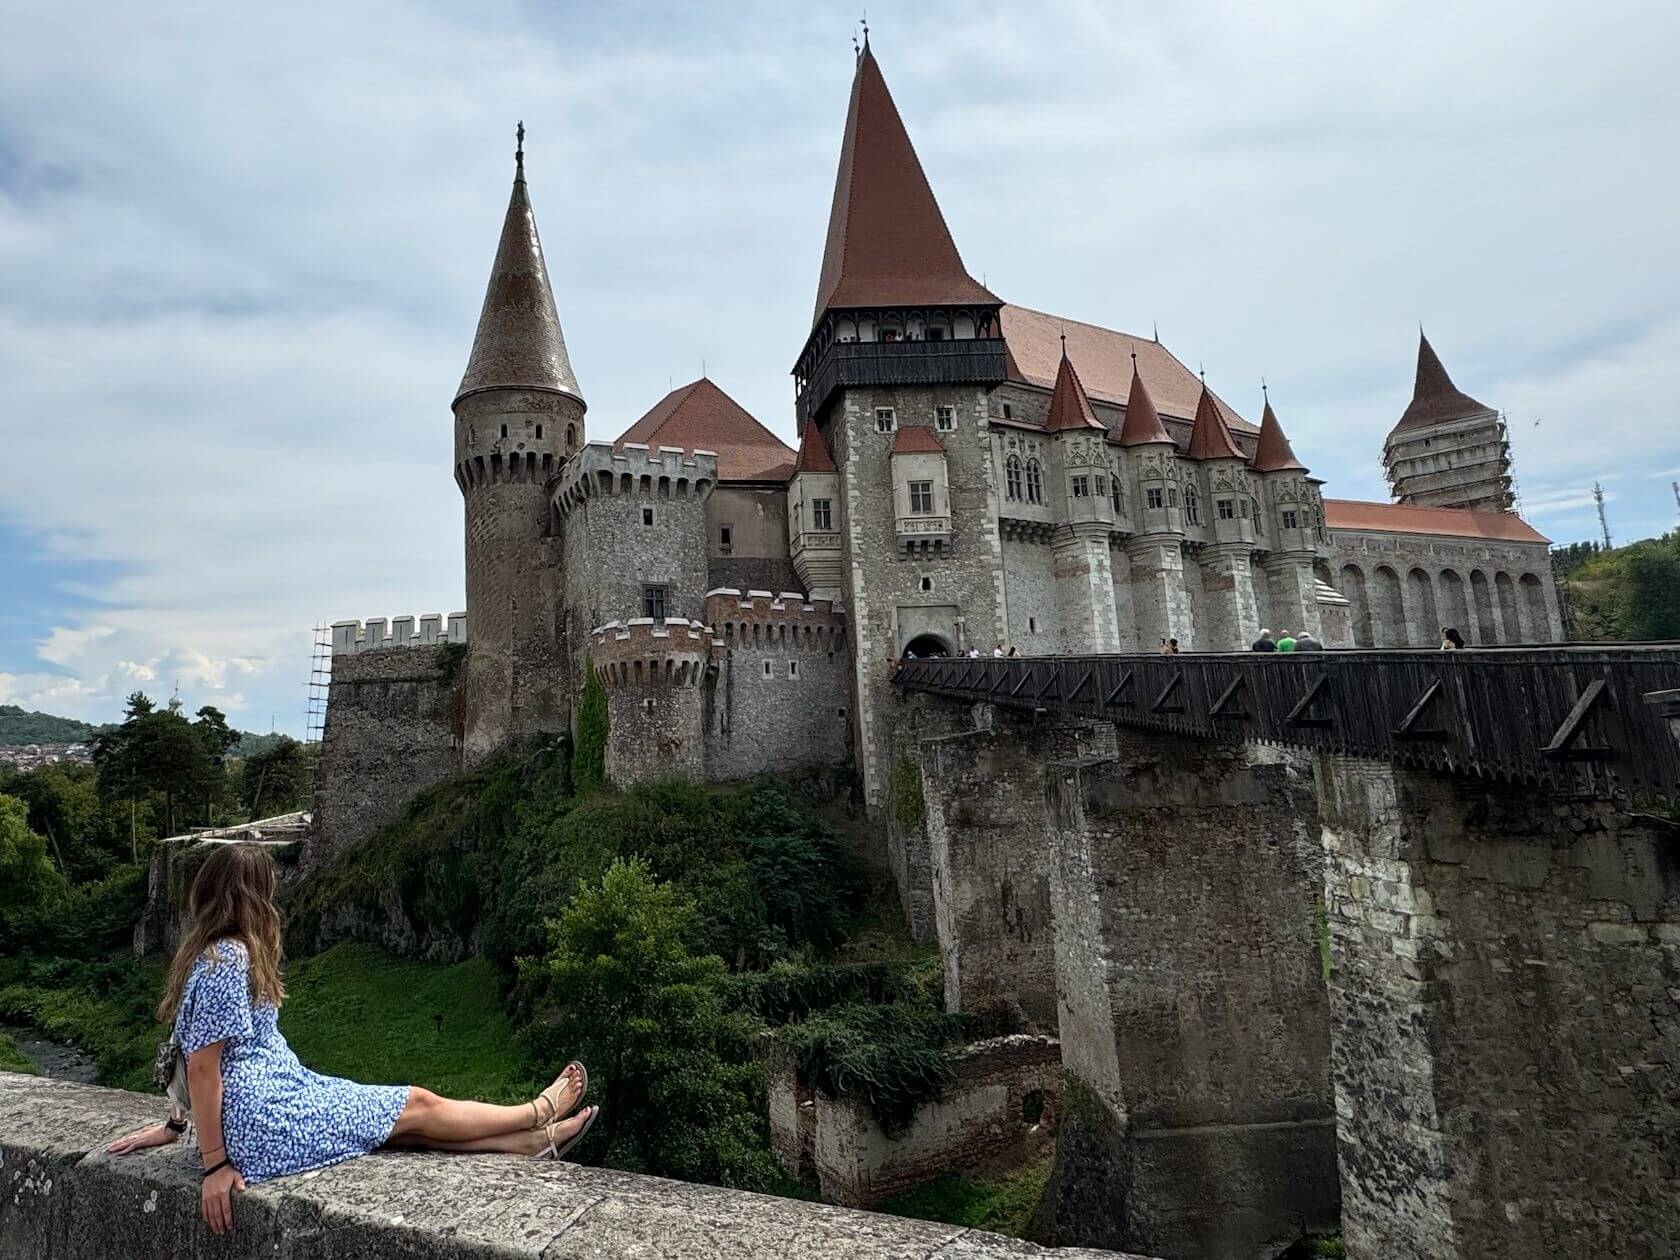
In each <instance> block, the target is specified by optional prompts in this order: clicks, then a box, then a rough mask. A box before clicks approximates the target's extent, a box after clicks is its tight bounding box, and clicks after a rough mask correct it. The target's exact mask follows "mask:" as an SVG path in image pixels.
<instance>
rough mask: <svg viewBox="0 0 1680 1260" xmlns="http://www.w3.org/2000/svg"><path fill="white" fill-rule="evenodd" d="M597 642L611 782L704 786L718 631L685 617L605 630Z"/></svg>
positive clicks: (636, 620) (594, 651)
mask: <svg viewBox="0 0 1680 1260" xmlns="http://www.w3.org/2000/svg"><path fill="white" fill-rule="evenodd" d="M592 640H593V642H592V645H591V647H590V652H589V658H590V663H591V664H592V665H593V666H594V669H595V674H596V677H597V678H599V679H600V680H601V686H602V687H604V688H605V689H606V693H607V750H606V774H607V780H608V782H610V783H613V784H616V785H617V786H619V787H627V786H629V785H630V784H632V783H635V782H638V781H639V780H643V779H667V778H687V779H695V780H701V779H704V778H705V775H706V739H705V733H706V723H705V704H706V700H705V694H706V692H705V689H706V686H707V684H708V682H709V676H710V674H711V672H712V670H713V656H714V654H715V652H716V649H717V645H716V641H715V640H714V638H713V636H712V632H711V630H709V629H708V628H707V627H706V626H705V625H703V624H701V623H700V622H698V621H689V620H688V619H687V618H685V617H668V618H666V620H664V621H663V622H658V621H655V620H654V619H653V618H651V617H633V618H631V619H630V620H629V621H614V622H608V623H607V624H606V625H604V626H598V627H597V628H596V629H595V631H594V633H593V635H592Z"/></svg>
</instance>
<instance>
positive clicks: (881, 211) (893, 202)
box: [811, 40, 998, 325]
mask: <svg viewBox="0 0 1680 1260" xmlns="http://www.w3.org/2000/svg"><path fill="white" fill-rule="evenodd" d="M997 301H998V299H997V297H996V295H994V294H993V293H992V292H991V291H990V290H988V289H987V288H986V287H985V286H984V285H982V284H980V283H979V282H978V281H976V280H975V279H974V277H973V276H971V275H969V274H968V270H967V268H965V267H964V266H963V262H962V258H961V256H959V255H958V253H957V246H956V242H955V241H953V240H952V239H951V230H950V229H949V228H948V227H946V226H945V216H944V215H943V214H941V213H940V210H939V203H938V202H937V201H935V200H934V197H933V189H932V188H931V187H929V186H928V181H927V176H926V175H925V174H924V173H923V172H922V164H921V162H920V160H919V159H918V158H917V157H916V150H915V148H914V146H912V145H911V143H910V135H909V133H908V132H906V131H905V129H904V120H903V119H901V118H900V117H899V116H898V107H897V106H896V105H894V104H893V99H892V94H891V93H890V92H888V91H887V81H886V80H885V79H884V78H882V77H881V68H880V66H878V65H876V64H875V54H874V53H873V52H871V51H870V49H869V42H868V40H865V41H864V45H863V51H862V53H861V54H860V55H859V57H858V63H857V73H856V74H855V75H854V76H853V78H852V99H851V103H850V105H848V106H847V109H846V134H845V136H844V138H843V139H842V140H841V142H840V169H839V171H838V173H837V174H836V175H835V177H834V205H833V208H832V209H831V210H830V211H829V216H828V243H827V245H826V247H825V248H824V250H823V265H822V277H821V279H820V280H819V281H818V283H817V309H816V313H815V315H814V316H813V317H812V321H811V322H812V324H813V325H815V324H816V323H817V321H819V320H821V319H822V316H823V312H824V311H826V310H828V309H830V308H831V307H858V306H921V305H926V306H953V305H962V304H965V303H972V304H983V305H992V304H995V303H997Z"/></svg>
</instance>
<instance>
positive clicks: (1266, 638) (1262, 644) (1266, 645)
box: [1248, 630, 1277, 652]
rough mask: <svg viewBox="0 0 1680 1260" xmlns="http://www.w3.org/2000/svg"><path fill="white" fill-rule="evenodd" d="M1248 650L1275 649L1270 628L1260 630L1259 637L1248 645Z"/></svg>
mask: <svg viewBox="0 0 1680 1260" xmlns="http://www.w3.org/2000/svg"><path fill="white" fill-rule="evenodd" d="M1248 650H1249V651H1250V652H1275V651H1277V644H1276V643H1274V642H1273V641H1272V632H1271V631H1270V630H1262V631H1261V632H1260V637H1259V638H1258V639H1256V640H1254V642H1253V643H1251V644H1249V645H1248Z"/></svg>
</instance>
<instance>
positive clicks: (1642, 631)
mask: <svg viewBox="0 0 1680 1260" xmlns="http://www.w3.org/2000/svg"><path fill="white" fill-rule="evenodd" d="M1625 629H1626V632H1627V637H1628V638H1630V639H1633V640H1644V639H1676V638H1680V534H1667V535H1665V536H1664V537H1662V538H1651V539H1647V540H1646V541H1644V542H1641V543H1635V544H1634V545H1633V546H1632V547H1629V548H1628V558H1627V613H1626V625H1625Z"/></svg>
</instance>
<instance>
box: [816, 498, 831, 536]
mask: <svg viewBox="0 0 1680 1260" xmlns="http://www.w3.org/2000/svg"><path fill="white" fill-rule="evenodd" d="M833 520H834V513H833V511H832V509H831V507H830V500H828V499H812V500H811V528H812V529H833V528H834V524H833Z"/></svg>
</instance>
